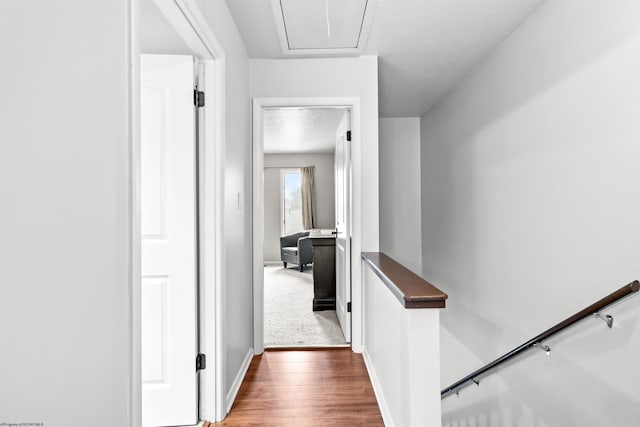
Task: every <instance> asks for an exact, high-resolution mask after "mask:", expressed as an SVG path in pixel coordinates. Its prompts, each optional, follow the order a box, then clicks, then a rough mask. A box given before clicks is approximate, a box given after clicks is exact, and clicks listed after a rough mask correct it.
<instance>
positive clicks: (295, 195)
mask: <svg viewBox="0 0 640 427" xmlns="http://www.w3.org/2000/svg"><path fill="white" fill-rule="evenodd" d="M281 179H282V187H281V188H282V194H281V198H282V205H281V206H282V212H281V213H282V234H290V233H295V232H297V231H302V191H301V188H302V174H301V172H300V169H283V170H282V177H281Z"/></svg>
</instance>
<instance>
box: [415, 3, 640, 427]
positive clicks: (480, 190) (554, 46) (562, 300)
mask: <svg viewBox="0 0 640 427" xmlns="http://www.w3.org/2000/svg"><path fill="white" fill-rule="evenodd" d="M638 76H640V3H639V2H637V1H623V0H620V1H613V2H612V1H604V0H593V1H580V0H556V1H549V2H546V3H544V4H543V5H542V6H541V8H540V9H539V10H538V11H537V12H536V13H534V14H533V15H532V16H531V17H530V18H529V19H528V20H527V21H526V22H525V23H524V24H523V25H522V26H521V27H520V28H518V29H517V30H516V31H515V32H514V33H513V34H512V35H511V36H510V37H509V38H508V39H507V40H506V41H505V42H503V43H502V45H501V46H499V47H498V48H497V49H496V50H495V51H494V52H492V53H491V54H490V55H489V56H488V57H487V58H486V59H485V60H483V61H482V62H481V63H480V64H479V65H477V66H476V67H475V68H474V69H473V70H472V72H470V74H469V76H468V77H467V78H466V79H465V80H464V81H462V82H461V84H460V85H459V86H458V87H457V88H456V89H454V90H453V91H452V92H451V93H450V94H449V95H448V96H447V97H446V98H445V99H443V100H442V101H441V102H440V103H439V104H438V105H437V106H436V107H435V108H433V109H432V110H431V111H430V112H429V113H428V114H426V115H425V116H423V117H422V119H421V163H422V233H423V273H424V277H425V278H426V279H427V280H429V281H431V282H433V283H434V284H436V285H438V286H439V287H440V288H441V289H442V290H444V291H445V292H447V293H448V294H449V300H448V301H447V305H448V307H447V309H446V310H443V311H442V317H441V320H442V334H441V335H442V381H443V384H442V385H443V386H446V385H448V384H450V383H451V382H452V381H454V380H456V379H459V378H461V377H462V376H464V375H466V374H468V373H470V372H471V371H472V370H473V369H476V368H478V367H480V366H481V365H482V364H484V363H487V362H489V361H491V360H492V359H494V358H496V357H497V356H499V355H501V354H503V353H505V352H506V351H508V350H510V349H511V348H513V347H515V346H516V345H518V344H520V343H522V342H524V341H526V340H528V339H530V338H532V337H534V336H535V335H537V334H538V333H539V332H541V331H543V330H545V329H547V328H548V327H550V326H552V325H553V324H555V323H557V322H559V321H560V320H563V319H564V318H566V317H568V316H569V315H571V314H573V313H575V312H577V311H578V310H580V309H582V308H584V307H586V306H588V305H590V304H591V303H593V302H594V301H596V300H598V299H600V298H602V297H603V296H605V295H607V294H609V293H610V292H612V291H614V290H616V289H618V288H619V287H621V286H623V285H625V284H627V283H629V282H631V281H632V280H634V279H640V263H639V262H638V260H640V246H639V245H638V242H639V241H640V215H638V212H639V211H640V185H639V184H638V182H639V180H638V159H640V143H639V141H640V120H639V119H638V118H639V117H640V115H639V112H640V109H639V106H640V83H639V79H638ZM608 314H611V315H613V316H614V318H615V323H614V328H613V329H612V330H609V329H607V328H606V325H605V324H604V323H603V322H602V321H600V320H597V319H589V320H586V321H585V322H584V323H582V324H581V325H580V326H578V327H575V328H573V329H572V330H570V331H568V332H567V333H565V334H563V335H562V336H558V337H556V338H554V339H552V340H549V342H547V344H548V345H549V346H550V347H551V349H552V353H551V356H550V357H547V356H546V355H545V354H544V352H541V351H532V352H530V353H529V355H528V356H527V357H524V358H522V359H520V360H519V361H517V362H516V363H514V364H511V365H510V366H508V367H506V368H505V369H503V370H500V371H499V372H498V373H496V374H494V375H492V376H491V377H489V378H486V379H484V380H482V381H481V382H480V387H475V386H473V387H471V388H468V389H466V390H464V391H462V392H461V393H460V398H459V399H457V398H455V397H453V398H449V399H446V400H445V401H444V402H443V425H444V426H455V425H460V423H469V424H470V425H471V424H477V425H509V426H511V425H519V426H543V425H544V426H563V427H567V426H581V427H588V426H593V427H595V426H605V425H607V426H621V427H622V426H625V427H631V426H637V425H640V411H639V410H638V408H639V407H640V370H638V369H635V368H633V367H634V366H635V365H636V364H637V360H638V357H640V328H639V327H638V325H639V323H640V298H637V297H636V298H633V299H631V300H629V301H627V302H625V303H623V304H621V305H618V306H616V307H615V308H612V309H611V310H608Z"/></svg>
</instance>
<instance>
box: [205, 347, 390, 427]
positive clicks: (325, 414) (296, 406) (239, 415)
mask: <svg viewBox="0 0 640 427" xmlns="http://www.w3.org/2000/svg"><path fill="white" fill-rule="evenodd" d="M216 425H222V426H309V427H314V426H327V425H334V426H347V425H348V426H352V425H367V426H384V424H383V422H382V417H381V415H380V410H379V408H378V404H377V402H376V398H375V394H374V392H373V387H372V386H371V382H370V381H369V376H368V374H367V369H366V367H365V365H364V361H363V360H362V356H361V355H360V354H356V353H353V352H352V351H351V349H350V348H338V349H324V350H317V349H313V350H304V351H299V350H286V351H281V350H280V351H265V352H264V353H263V354H262V355H260V356H255V357H254V358H253V360H252V361H251V365H250V366H249V370H248V372H247V375H246V377H245V379H244V382H243V383H242V386H241V387H240V390H239V391H238V396H237V398H236V401H235V403H234V405H233V408H231V412H230V413H229V415H228V416H227V418H226V419H225V420H224V421H223V422H221V423H218V424H216Z"/></svg>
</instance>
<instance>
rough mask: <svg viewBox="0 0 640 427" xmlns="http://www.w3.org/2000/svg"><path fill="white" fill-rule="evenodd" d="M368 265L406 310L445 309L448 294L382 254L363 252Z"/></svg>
mask: <svg viewBox="0 0 640 427" xmlns="http://www.w3.org/2000/svg"><path fill="white" fill-rule="evenodd" d="M362 259H363V260H364V262H365V263H366V264H368V265H369V266H370V267H371V269H372V270H373V271H374V272H375V273H376V275H377V276H378V277H379V278H380V280H382V282H383V283H384V284H385V285H386V286H387V288H389V290H391V293H393V295H394V296H395V297H396V298H397V299H398V301H400V304H402V306H403V307H404V308H445V301H446V300H447V298H448V297H447V294H445V293H444V292H442V291H441V290H440V289H438V288H436V287H435V286H433V285H432V284H431V283H429V282H427V281H426V280H424V279H423V278H422V277H420V276H418V275H417V274H415V273H414V272H412V271H411V270H409V269H407V268H406V267H404V266H403V265H402V264H400V263H398V262H397V261H395V260H393V259H392V258H390V257H389V256H387V255H385V254H383V253H382V252H363V253H362Z"/></svg>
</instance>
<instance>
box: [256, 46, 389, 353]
mask: <svg viewBox="0 0 640 427" xmlns="http://www.w3.org/2000/svg"><path fill="white" fill-rule="evenodd" d="M377 63H378V62H377V57H375V56H362V57H359V58H331V59H287V60H271V59H252V60H251V96H252V97H359V98H360V108H361V112H360V113H361V117H360V120H361V127H360V129H355V126H354V129H352V130H353V132H354V135H356V133H357V135H356V136H354V143H353V151H352V158H354V159H356V160H354V162H353V217H354V224H355V228H354V230H353V250H352V253H353V294H352V302H353V313H352V314H353V337H354V340H353V343H354V345H353V348H354V350H356V351H360V338H361V332H362V331H361V328H362V324H361V307H362V296H361V288H362V287H361V279H360V274H361V269H360V265H361V260H360V252H361V251H377V250H378V238H379V232H378V218H379V214H378V66H377ZM353 119H354V117H352V121H353ZM357 159H359V161H358V160H357Z"/></svg>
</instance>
